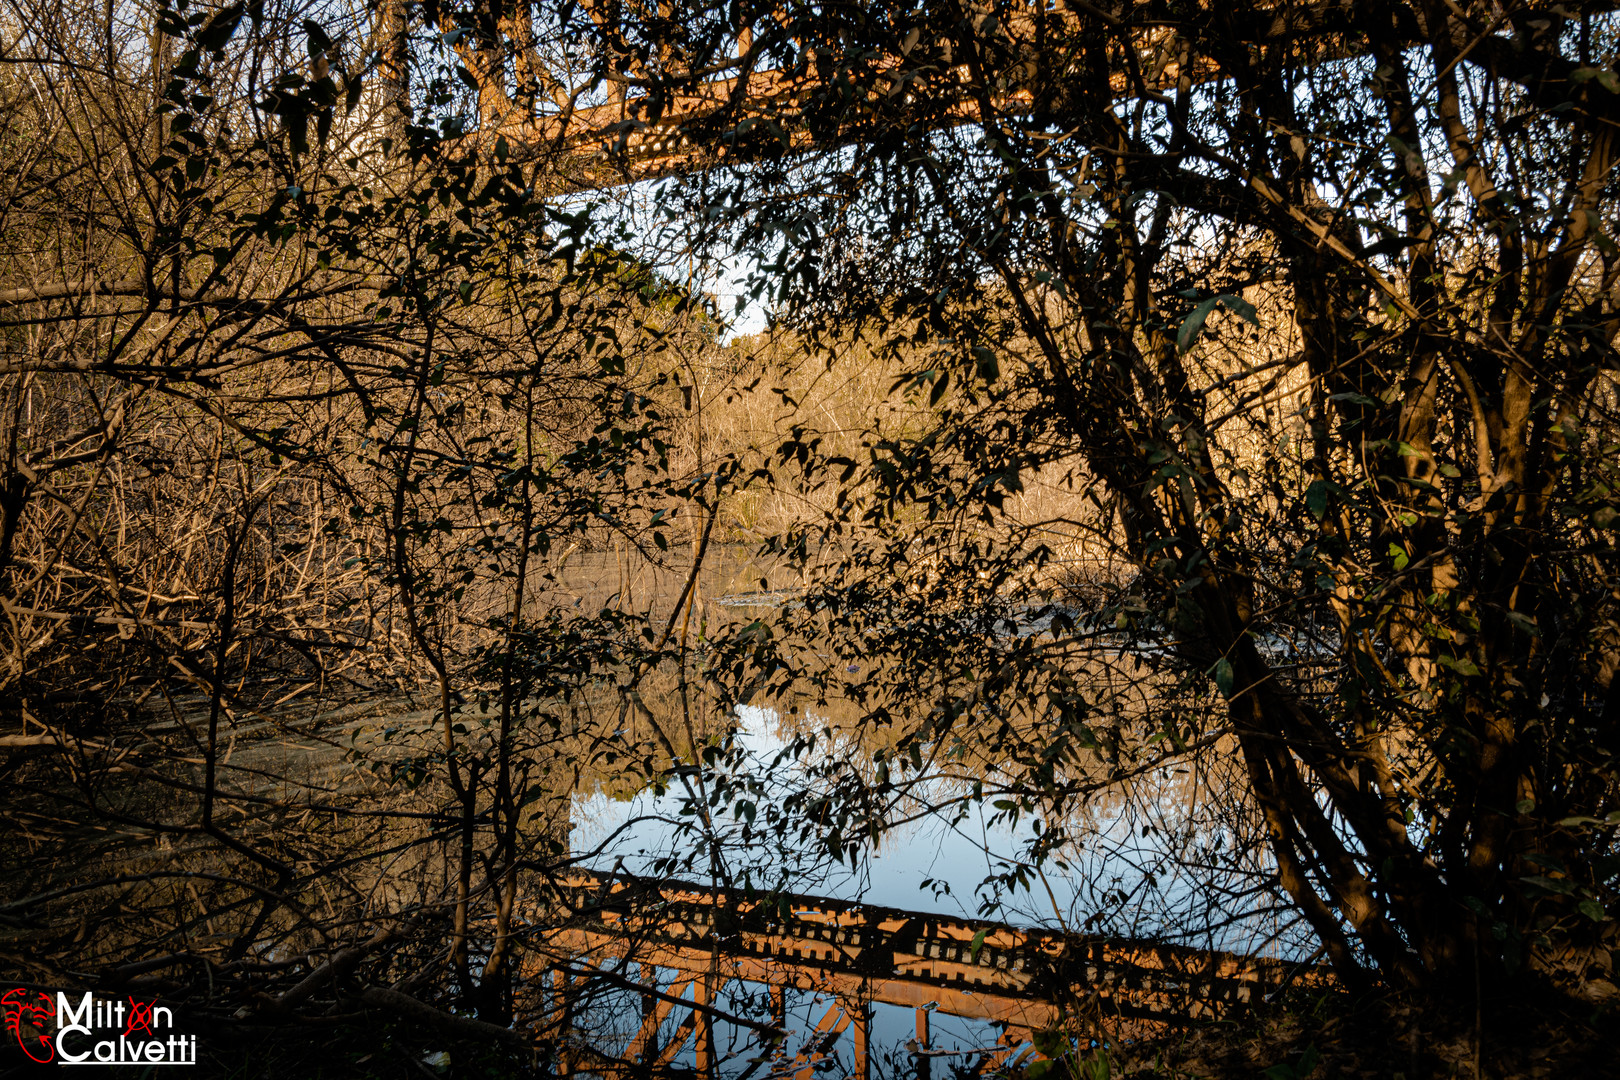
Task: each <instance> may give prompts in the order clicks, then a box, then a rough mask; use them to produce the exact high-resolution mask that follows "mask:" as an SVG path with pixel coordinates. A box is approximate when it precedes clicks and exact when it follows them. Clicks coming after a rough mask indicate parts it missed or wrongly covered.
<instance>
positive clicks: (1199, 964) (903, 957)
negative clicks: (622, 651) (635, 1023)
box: [526, 873, 1329, 1080]
mask: <svg viewBox="0 0 1620 1080" xmlns="http://www.w3.org/2000/svg"><path fill="white" fill-rule="evenodd" d="M560 901H561V903H562V905H563V906H564V908H565V909H572V910H573V911H574V912H576V915H575V917H574V918H573V919H571V920H568V921H567V923H566V924H565V925H564V927H563V928H562V929H557V930H550V931H547V932H546V933H545V936H544V940H543V941H536V942H535V943H534V944H535V945H536V946H537V948H536V950H535V952H534V953H533V954H532V958H531V961H530V967H529V969H528V971H527V972H526V974H527V975H528V979H527V980H526V982H527V984H528V985H529V986H530V987H537V988H539V992H540V993H541V995H542V996H543V997H544V998H545V999H546V1000H545V1001H544V1003H542V1004H541V1005H540V1006H539V1007H540V1008H541V1009H543V1010H545V1011H546V1012H547V1013H548V1014H550V1015H551V1018H552V1020H553V1022H555V1023H557V1024H559V1025H562V1024H566V1020H567V1018H566V1013H567V1011H568V1009H569V1008H570V1005H569V1001H570V998H571V996H572V995H575V994H577V993H578V991H579V989H581V988H582V987H583V986H584V985H586V984H590V983H592V982H605V983H607V984H608V985H609V986H612V987H617V988H619V989H622V990H624V991H627V992H629V993H630V994H632V995H637V994H639V996H640V999H641V1002H640V1007H641V1020H640V1025H639V1027H638V1028H637V1030H636V1031H635V1032H634V1033H632V1034H629V1036H628V1038H626V1039H622V1040H621V1042H622V1045H618V1046H602V1045H596V1046H593V1047H591V1048H589V1049H587V1050H584V1051H582V1052H581V1053H580V1054H578V1055H576V1056H575V1057H574V1058H573V1059H572V1060H570V1061H566V1062H564V1065H565V1067H566V1069H567V1070H569V1071H576V1072H582V1073H589V1074H607V1075H624V1076H629V1075H647V1074H650V1073H656V1072H659V1071H662V1070H665V1069H667V1068H668V1067H669V1066H670V1065H671V1063H673V1062H675V1061H676V1060H677V1059H678V1058H679V1059H681V1060H682V1061H683V1062H684V1061H687V1060H690V1061H691V1062H692V1063H693V1065H694V1066H695V1068H696V1070H697V1071H698V1072H699V1073H704V1074H713V1073H715V1072H716V1071H717V1069H719V1067H720V1066H721V1065H722V1064H724V1065H725V1068H724V1069H723V1070H722V1071H723V1072H724V1073H726V1074H727V1075H734V1076H738V1077H739V1080H740V1077H742V1076H762V1075H763V1076H770V1077H787V1076H793V1077H795V1078H796V1080H809V1078H810V1077H812V1076H814V1075H817V1074H818V1073H820V1074H823V1075H825V1073H823V1071H822V1070H823V1069H824V1068H825V1067H827V1066H830V1065H831V1064H833V1063H832V1062H831V1061H828V1060H827V1058H828V1056H829V1054H830V1053H831V1052H832V1049H833V1047H834V1046H835V1045H840V1044H843V1043H846V1042H847V1044H848V1049H849V1051H850V1053H851V1056H852V1060H853V1063H854V1068H853V1070H848V1072H849V1074H850V1075H854V1076H857V1077H862V1078H866V1077H869V1076H871V1075H872V1057H873V1048H872V1046H871V1045H870V1044H871V1023H872V1012H873V1006H874V1005H888V1006H898V1007H901V1008H910V1009H915V1010H916V1031H915V1035H914V1036H913V1037H912V1038H911V1039H909V1040H908V1046H909V1049H910V1053H911V1055H912V1057H913V1060H914V1063H915V1064H914V1066H913V1068H912V1070H911V1071H914V1072H915V1073H916V1074H917V1075H927V1072H928V1062H929V1058H930V1054H929V1051H930V1049H931V1046H932V1040H931V1037H930V1036H931V1034H932V1033H931V1031H930V1028H931V1027H932V1026H933V1023H934V1021H931V1017H939V1016H942V1015H943V1016H950V1017H960V1018H963V1019H966V1020H971V1021H979V1022H981V1023H983V1024H989V1025H993V1026H994V1027H995V1028H996V1029H998V1030H999V1032H1000V1035H999V1037H998V1038H997V1040H996V1045H995V1046H993V1047H986V1048H985V1049H984V1052H982V1053H981V1054H979V1055H978V1058H977V1062H976V1069H977V1071H980V1072H986V1071H991V1070H993V1069H996V1068H999V1067H1002V1066H1004V1065H1008V1064H1015V1063H1028V1062H1030V1061H1034V1060H1039V1059H1040V1058H1041V1054H1040V1052H1039V1050H1037V1049H1036V1046H1035V1042H1036V1035H1037V1033H1039V1032H1044V1031H1051V1030H1054V1029H1058V1028H1060V1027H1061V1026H1062V1025H1063V1023H1064V1021H1065V1014H1066V1012H1067V1016H1068V1018H1070V1019H1074V1018H1075V1017H1077V1016H1078V1017H1083V1018H1084V1020H1085V1022H1086V1025H1087V1026H1086V1030H1087V1032H1088V1033H1090V1034H1096V1035H1098V1036H1100V1037H1103V1038H1108V1039H1113V1040H1125V1039H1137V1038H1142V1037H1144V1036H1149V1035H1154V1034H1158V1033H1161V1032H1163V1031H1164V1030H1165V1029H1166V1028H1167V1027H1168V1026H1171V1025H1175V1024H1184V1023H1188V1022H1191V1021H1196V1020H1202V1019H1212V1018H1216V1017H1219V1016H1221V1015H1223V1014H1225V1013H1226V1012H1228V1011H1229V1010H1231V1009H1232V1008H1234V1007H1240V1006H1242V1005H1243V1004H1245V1003H1247V1002H1249V1001H1251V1000H1255V999H1256V998H1257V997H1258V996H1260V995H1263V994H1266V993H1268V992H1270V991H1271V990H1274V989H1276V988H1278V987H1280V986H1282V985H1284V984H1285V983H1287V982H1290V981H1293V982H1304V983H1307V984H1310V985H1316V986H1325V985H1327V983H1328V982H1329V976H1328V975H1327V974H1326V973H1325V972H1324V971H1322V970H1320V969H1316V968H1310V969H1304V970H1301V969H1300V968H1299V967H1298V966H1295V965H1290V964H1287V963H1285V962H1281V961H1276V960H1264V959H1254V958H1247V957H1241V956H1237V955H1234V954H1231V953H1221V952H1206V951H1201V950H1197V949H1189V948H1181V947H1176V946H1169V945H1148V944H1141V943H1131V942H1121V941H1117V940H1110V939H1106V938H1100V937H1092V936H1086V935H1078V934H1064V933H1052V932H1046V931H1038V930H1022V929H1018V928H1015V927H1010V926H1005V925H1002V924H998V923H991V922H980V921H975V920H964V919H953V918H949V917H943V916H939V915H931V914H924V913H919V912H911V911H901V910H897V909H894V908H882V907H870V906H864V905H860V904H856V903H849V902H845V901H838V900H826V899H818V898H813V897H805V896H792V897H782V896H773V897H767V898H757V897H756V898H753V899H750V898H748V897H747V896H745V895H744V894H743V893H741V892H738V891H728V890H724V889H707V888H704V887H702V886H698V885H691V884H686V883H682V882H671V881H665V882H649V881H647V880H645V879H635V878H628V877H616V876H612V875H606V874H588V873H587V874H575V875H573V876H571V877H570V878H568V879H567V880H565V881H564V882H562V883H561V890H560ZM738 983H742V984H752V985H753V986H756V987H760V988H762V989H763V990H764V991H765V995H766V997H767V998H768V1001H769V1003H770V1010H769V1012H770V1015H769V1018H768V1020H763V1019H756V1018H752V1017H749V1016H740V1015H738V1014H737V1013H736V1012H733V1011H728V1010H727V1009H725V1008H723V1007H721V1006H720V1005H719V1004H717V1003H718V1002H720V1000H721V994H722V991H724V990H725V989H726V988H727V987H728V986H735V984H738ZM790 991H812V992H815V993H816V994H817V995H818V996H819V997H820V998H821V1000H822V1001H823V1002H824V1003H825V1002H827V1001H829V1000H830V1002H831V1004H830V1006H829V1007H828V1008H827V1009H826V1011H825V1012H824V1013H823V1014H822V1015H821V1016H820V1017H819V1019H818V1020H817V1021H816V1023H815V1025H814V1030H813V1031H811V1032H809V1033H807V1034H806V1035H805V1036H804V1037H803V1038H802V1040H801V1041H802V1045H800V1046H798V1047H794V1046H792V1045H791V1044H790V1043H789V1042H788V1040H787V1035H788V1031H787V1015H786V1013H787V993H788V992H790ZM1065 1007H1067V1009H1066V1008H1065ZM761 1011H763V1010H761ZM682 1014H684V1015H682ZM677 1016H679V1017H681V1019H680V1022H679V1024H678V1025H676V1026H675V1027H674V1028H673V1030H672V1031H671V1030H670V1025H669V1024H668V1023H667V1021H669V1020H671V1018H673V1017H677ZM728 1025H729V1026H731V1027H733V1028H736V1029H738V1030H746V1029H752V1030H753V1032H754V1033H755V1035H754V1038H753V1042H754V1046H755V1049H754V1050H753V1051H752V1054H751V1056H748V1057H740V1056H739V1057H727V1058H725V1059H724V1061H722V1055H721V1054H720V1053H719V1052H718V1051H717V1048H716V1029H717V1027H719V1028H723V1027H726V1026H728ZM761 1048H763V1049H761ZM687 1051H690V1056H689V1057H687V1056H685V1055H686V1053H687ZM834 1075H840V1074H834Z"/></svg>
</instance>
